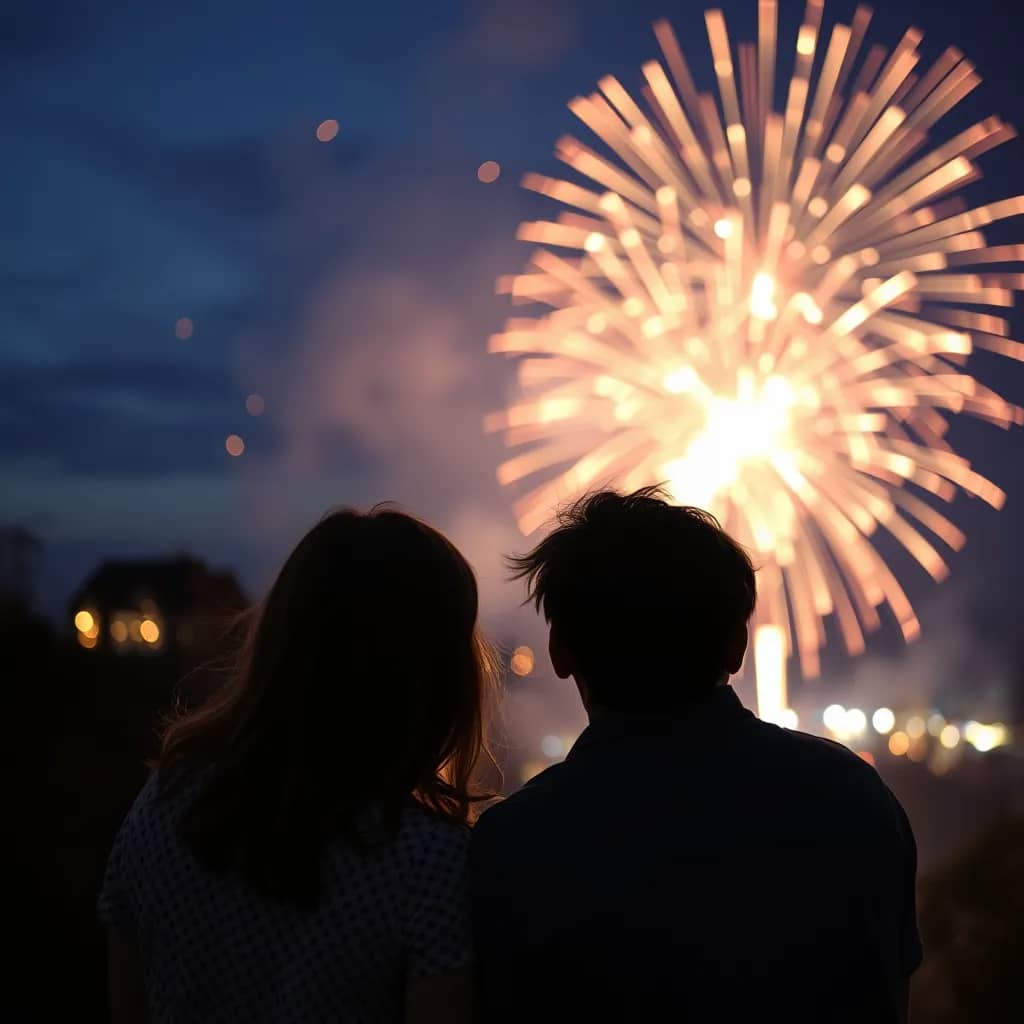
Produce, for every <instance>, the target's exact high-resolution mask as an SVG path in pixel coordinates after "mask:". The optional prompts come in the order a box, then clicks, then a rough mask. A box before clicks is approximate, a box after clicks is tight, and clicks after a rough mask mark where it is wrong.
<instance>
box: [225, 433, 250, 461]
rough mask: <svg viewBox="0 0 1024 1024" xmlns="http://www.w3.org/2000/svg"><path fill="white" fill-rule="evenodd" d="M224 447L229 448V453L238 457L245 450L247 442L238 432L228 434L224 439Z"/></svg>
mask: <svg viewBox="0 0 1024 1024" xmlns="http://www.w3.org/2000/svg"><path fill="white" fill-rule="evenodd" d="M224 447H225V449H226V450H227V453H228V455H231V456H233V457H235V458H237V457H238V456H239V455H241V454H242V452H244V451H245V442H244V441H243V440H242V439H241V438H240V437H239V436H238V434H228V436H227V437H226V438H225V439H224Z"/></svg>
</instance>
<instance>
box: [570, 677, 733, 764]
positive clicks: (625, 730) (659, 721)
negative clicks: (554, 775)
mask: <svg viewBox="0 0 1024 1024" xmlns="http://www.w3.org/2000/svg"><path fill="white" fill-rule="evenodd" d="M751 718H753V712H751V711H749V710H748V709H747V708H745V707H744V706H743V704H742V703H741V701H740V699H739V697H737V696H736V691H735V690H734V689H733V688H732V687H731V686H716V687H715V688H714V690H712V691H711V693H709V694H708V695H707V696H706V697H705V698H703V699H702V700H700V701H698V702H697V703H696V704H690V705H687V706H686V707H684V708H679V709H673V710H672V711H665V712H658V713H653V712H629V711H606V712H604V713H603V714H601V715H600V716H599V717H597V718H596V719H595V720H594V721H593V722H591V723H590V725H588V726H587V727H586V729H584V730H583V732H582V733H580V736H579V739H577V740H576V742H575V743H574V744H573V745H572V749H571V750H570V751H569V753H568V757H569V758H571V757H574V756H578V755H579V753H580V752H581V751H583V750H587V749H589V748H591V747H595V746H598V745H600V744H604V743H607V742H610V741H613V740H618V739H637V738H647V739H655V738H658V737H668V736H683V735H687V734H690V733H694V732H697V733H703V734H706V733H708V732H719V731H720V730H722V729H725V728H729V727H730V726H733V725H735V724H737V723H739V722H743V721H746V720H749V719H751Z"/></svg>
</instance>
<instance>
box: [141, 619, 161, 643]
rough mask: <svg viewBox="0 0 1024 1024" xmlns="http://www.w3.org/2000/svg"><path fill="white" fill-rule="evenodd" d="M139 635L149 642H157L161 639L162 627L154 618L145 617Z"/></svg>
mask: <svg viewBox="0 0 1024 1024" xmlns="http://www.w3.org/2000/svg"><path fill="white" fill-rule="evenodd" d="M139 635H140V636H141V637H142V639H143V640H145V641H146V643H147V644H155V643H156V642H157V641H158V640H159V639H160V627H159V626H158V625H157V624H156V623H155V622H154V621H153V620H152V619H143V620H142V624H141V625H140V626H139Z"/></svg>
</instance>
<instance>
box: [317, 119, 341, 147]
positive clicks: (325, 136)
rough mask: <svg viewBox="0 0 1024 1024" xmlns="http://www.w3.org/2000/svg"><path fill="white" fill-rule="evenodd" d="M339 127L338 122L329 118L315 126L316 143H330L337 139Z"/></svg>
mask: <svg viewBox="0 0 1024 1024" xmlns="http://www.w3.org/2000/svg"><path fill="white" fill-rule="evenodd" d="M338 130H339V125H338V122H337V121H336V120H335V119H334V118H333V117H329V118H327V120H326V121H321V122H320V123H319V124H318V125H317V126H316V138H317V141H318V142H331V141H333V140H334V139H336V138H337V137H338Z"/></svg>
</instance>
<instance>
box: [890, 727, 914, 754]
mask: <svg viewBox="0 0 1024 1024" xmlns="http://www.w3.org/2000/svg"><path fill="white" fill-rule="evenodd" d="M908 750H910V737H909V736H908V735H907V734H906V733H905V732H903V731H902V730H897V731H896V732H894V733H893V734H892V735H891V736H890V737H889V753H890V754H894V755H895V756H896V757H902V756H903V755H904V754H905V753H906V752H907V751H908Z"/></svg>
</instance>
